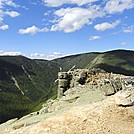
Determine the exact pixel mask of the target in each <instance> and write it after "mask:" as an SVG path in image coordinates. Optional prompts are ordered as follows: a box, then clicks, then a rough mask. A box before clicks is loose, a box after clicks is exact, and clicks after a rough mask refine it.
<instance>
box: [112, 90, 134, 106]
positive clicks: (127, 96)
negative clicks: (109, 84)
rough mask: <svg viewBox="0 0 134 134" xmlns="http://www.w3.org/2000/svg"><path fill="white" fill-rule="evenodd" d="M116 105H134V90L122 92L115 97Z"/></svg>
mask: <svg viewBox="0 0 134 134" xmlns="http://www.w3.org/2000/svg"><path fill="white" fill-rule="evenodd" d="M114 100H115V104H116V105H118V106H132V105H134V90H121V91H119V92H117V93H116V94H115V95H114Z"/></svg>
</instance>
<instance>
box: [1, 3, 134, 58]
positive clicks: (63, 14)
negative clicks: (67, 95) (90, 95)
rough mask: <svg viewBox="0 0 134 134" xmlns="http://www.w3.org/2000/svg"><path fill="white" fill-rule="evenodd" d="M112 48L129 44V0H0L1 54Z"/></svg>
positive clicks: (133, 16) (133, 13)
mask: <svg viewBox="0 0 134 134" xmlns="http://www.w3.org/2000/svg"><path fill="white" fill-rule="evenodd" d="M115 49H127V50H134V0H0V55H23V56H27V57H29V58H32V59H48V60H51V59H54V58H58V57H62V56H66V55H72V54H79V53H87V52H104V51H109V50H115Z"/></svg>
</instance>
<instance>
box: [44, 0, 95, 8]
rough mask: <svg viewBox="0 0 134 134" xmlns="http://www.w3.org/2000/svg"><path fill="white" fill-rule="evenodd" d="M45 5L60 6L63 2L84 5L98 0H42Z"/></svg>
mask: <svg viewBox="0 0 134 134" xmlns="http://www.w3.org/2000/svg"><path fill="white" fill-rule="evenodd" d="M42 1H43V2H44V4H45V5H47V6H50V7H58V6H61V5H63V4H77V5H78V6H82V5H85V4H89V3H93V2H96V1H98V0H42Z"/></svg>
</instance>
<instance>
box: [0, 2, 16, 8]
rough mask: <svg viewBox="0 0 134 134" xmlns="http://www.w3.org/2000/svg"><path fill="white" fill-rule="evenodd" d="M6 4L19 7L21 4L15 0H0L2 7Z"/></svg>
mask: <svg viewBox="0 0 134 134" xmlns="http://www.w3.org/2000/svg"><path fill="white" fill-rule="evenodd" d="M5 5H8V6H12V7H19V5H18V4H16V3H14V2H13V0H0V8H3V7H4V6H5Z"/></svg>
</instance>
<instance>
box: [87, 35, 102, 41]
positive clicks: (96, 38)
mask: <svg viewBox="0 0 134 134" xmlns="http://www.w3.org/2000/svg"><path fill="white" fill-rule="evenodd" d="M99 39H101V37H100V36H91V37H90V38H89V40H99Z"/></svg>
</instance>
